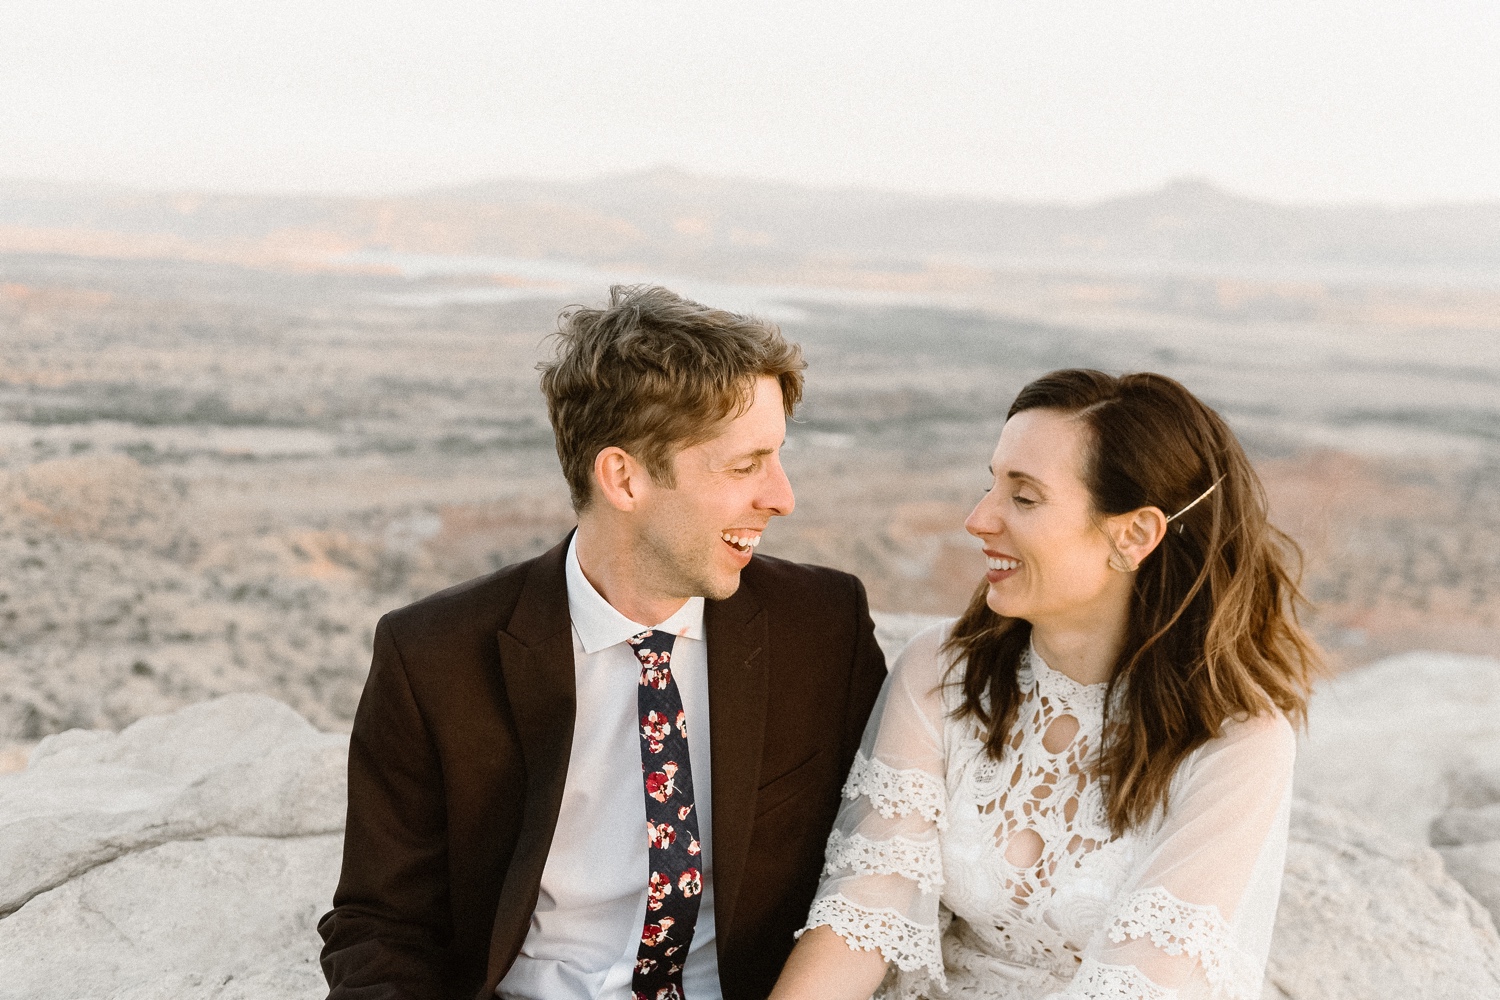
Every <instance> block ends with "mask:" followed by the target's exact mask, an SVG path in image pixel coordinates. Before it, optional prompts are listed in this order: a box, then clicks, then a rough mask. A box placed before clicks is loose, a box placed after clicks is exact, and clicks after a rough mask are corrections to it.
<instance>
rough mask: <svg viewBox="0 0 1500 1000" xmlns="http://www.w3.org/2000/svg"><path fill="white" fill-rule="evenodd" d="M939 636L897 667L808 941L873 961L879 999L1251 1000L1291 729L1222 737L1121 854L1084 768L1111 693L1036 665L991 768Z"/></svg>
mask: <svg viewBox="0 0 1500 1000" xmlns="http://www.w3.org/2000/svg"><path fill="white" fill-rule="evenodd" d="M947 629H948V626H947V625H943V626H936V627H934V628H932V629H929V630H928V631H926V632H924V633H922V634H921V635H919V636H917V637H916V638H915V639H913V640H912V642H911V644H910V645H909V646H908V647H907V650H906V652H905V653H903V654H902V656H901V658H900V659H899V660H898V661H897V663H896V665H895V667H894V668H893V669H892V672H891V676H890V677H889V678H888V680H887V682H886V687H885V690H884V691H883V692H882V694H881V697H880V701H879V702H878V703H877V705H876V707H875V712H874V714H873V715H872V716H871V720H870V724H869V727H868V728H867V730H866V733H865V739H864V742H863V744H862V745H861V747H860V751H859V753H858V755H857V757H856V758H855V762H854V766H853V768H852V769H851V771H850V774H849V778H848V781H847V782H846V784H845V787H844V795H845V803H844V805H843V808H842V809H841V810H840V812H839V817H838V821H837V823H836V824H835V827H834V830H833V833H832V834H831V835H830V837H829V841H828V850H827V864H826V865H825V868H824V873H823V881H822V884H821V885H820V887H819V889H818V894H817V897H816V900H815V901H814V903H813V906H812V910H811V913H810V914H809V917H808V922H807V926H808V927H815V926H818V925H820V924H827V925H829V926H831V927H832V928H833V930H834V931H835V932H836V933H838V934H839V935H840V936H841V937H843V938H844V940H845V941H846V942H847V943H848V944H850V946H852V947H858V948H865V949H872V948H873V949H879V951H880V952H881V953H882V954H883V955H884V957H885V958H886V960H887V962H888V963H890V966H889V967H890V973H889V974H888V975H887V977H886V980H885V983H884V984H883V985H882V987H881V991H880V992H879V993H877V996H879V997H888V998H901V1000H908V998H916V997H927V998H932V1000H939V998H954V1000H957V998H972V1000H980V998H984V1000H1044V998H1046V1000H1064V998H1066V1000H1104V998H1109V1000H1189V998H1225V1000H1255V998H1258V997H1259V996H1260V992H1261V980H1262V978H1263V975H1264V969H1265V963H1266V954H1267V952H1268V951H1269V948H1270V937H1271V924H1272V922H1273V920H1274V917H1275V912H1276V901H1277V898H1278V896H1279V894H1280V885H1281V871H1282V866H1283V863H1284V860H1285V851H1286V837H1287V820H1288V812H1289V807H1290V794H1291V768H1292V758H1293V754H1294V747H1295V740H1294V737H1293V734H1292V731H1291V727H1290V726H1289V725H1288V724H1287V722H1286V720H1285V719H1283V718H1281V717H1280V716H1267V717H1260V718H1255V719H1250V720H1247V721H1240V722H1229V723H1228V724H1227V725H1226V726H1225V730H1224V733H1223V735H1222V736H1220V737H1219V738H1217V739H1214V740H1211V741H1210V742H1209V743H1208V744H1206V745H1205V746H1203V747H1201V748H1200V749H1199V750H1197V751H1196V752H1195V753H1194V754H1193V755H1192V756H1191V757H1190V758H1189V759H1188V760H1187V761H1185V762H1184V763H1183V765H1182V766H1181V767H1180V768H1179V769H1178V773H1177V775H1176V776H1175V777H1174V779H1173V783H1172V788H1171V795H1170V798H1169V806H1168V808H1167V810H1166V811H1165V812H1164V813H1161V814H1159V815H1158V817H1157V818H1156V819H1155V820H1154V821H1153V822H1151V823H1150V824H1148V825H1147V827H1146V828H1143V829H1137V830H1132V831H1130V832H1128V833H1126V834H1124V835H1122V836H1115V835H1114V834H1113V833H1111V831H1110V828H1109V823H1108V821H1107V818H1106V815H1105V801H1104V796H1103V790H1102V789H1101V787H1100V785H1099V782H1098V780H1097V778H1096V777H1095V776H1094V774H1093V771H1092V769H1091V767H1090V764H1091V762H1092V760H1093V756H1094V754H1095V753H1096V752H1097V750H1098V747H1099V741H1100V738H1101V734H1102V730H1103V724H1104V707H1105V706H1104V698H1105V691H1106V686H1105V685H1102V684H1099V685H1082V684H1079V683H1077V682H1076V681H1073V680H1071V679H1070V678H1069V677H1067V676H1066V675H1065V674H1062V673H1061V672H1059V671H1056V670H1053V669H1051V668H1050V667H1048V666H1047V665H1046V663H1044V662H1043V661H1042V660H1041V659H1040V657H1038V656H1037V655H1036V653H1035V651H1034V650H1033V651H1030V652H1028V653H1027V654H1026V656H1025V657H1024V658H1023V661H1022V664H1021V667H1020V669H1019V671H1018V674H1017V680H1018V682H1019V687H1020V690H1021V694H1022V699H1021V703H1020V709H1019V712H1018V714H1017V717H1016V721H1015V723H1014V725H1013V731H1012V733H1011V735H1010V738H1009V740H1007V741H1006V744H1005V750H1004V753H1003V755H1002V757H1001V759H999V760H996V759H995V758H994V757H993V756H991V755H990V754H989V753H988V752H987V751H986V750H985V746H984V743H985V733H984V732H983V731H982V730H981V729H980V728H979V727H978V725H977V724H976V723H975V722H974V721H973V720H972V719H967V718H959V717H958V716H957V714H956V713H955V711H954V709H955V708H956V707H957V705H958V702H959V699H960V697H961V693H960V692H959V690H958V688H957V685H956V684H953V683H951V681H952V680H954V677H953V675H952V674H951V672H950V671H951V669H952V667H953V666H954V665H953V664H952V662H951V661H950V660H949V659H948V658H947V657H946V655H945V654H943V653H942V652H941V645H942V642H943V640H944V639H945V638H946V635H947Z"/></svg>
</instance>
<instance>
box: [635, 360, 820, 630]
mask: <svg viewBox="0 0 1500 1000" xmlns="http://www.w3.org/2000/svg"><path fill="white" fill-rule="evenodd" d="M785 439H786V414H785V412H784V411H783V409H782V399H781V386H780V384H779V383H777V381H776V380H775V379H774V378H770V377H763V378H759V379H757V380H756V381H755V384H754V387H753V389H752V397H751V403H750V407H749V408H748V409H747V410H746V411H745V412H744V413H741V414H740V415H739V416H737V417H735V418H734V419H732V420H729V421H727V422H726V423H725V424H724V425H723V426H722V428H721V430H720V433H719V434H718V435H717V436H716V437H714V438H711V439H710V440H708V441H704V442H702V443H700V444H695V445H692V446H691V447H688V448H684V449H683V450H681V451H679V452H678V453H677V454H676V455H675V456H674V457H673V460H672V461H673V468H674V470H675V472H676V486H675V487H672V488H668V487H666V486H664V485H662V484H661V483H656V482H652V483H650V484H648V486H647V487H646V491H645V495H644V496H643V497H642V501H643V502H642V503H641V505H640V507H639V508H638V509H637V513H638V514H639V521H638V522H637V524H638V526H639V527H638V534H637V539H638V541H639V543H640V545H641V546H642V548H643V550H644V555H645V556H646V557H647V558H646V559H644V560H642V563H643V567H642V568H643V572H646V573H650V574H651V575H652V577H653V579H651V580H649V581H644V580H643V581H641V582H642V583H646V584H647V585H648V587H649V589H650V590H652V591H655V592H656V593H657V594H658V595H659V596H661V597H664V598H673V599H676V598H684V599H685V598H689V597H696V596H702V597H707V598H710V599H712V600H716V601H721V600H723V599H724V598H726V597H729V596H730V595H731V594H733V593H734V592H735V591H736V590H738V589H739V586H740V570H742V569H744V568H745V567H746V566H748V565H749V564H750V558H751V556H752V555H753V554H754V551H755V546H756V545H759V544H760V537H761V533H762V532H763V531H765V528H766V525H767V523H769V522H770V520H771V518H773V517H778V516H781V515H783V514H790V513H791V512H792V507H793V505H794V504H795V503H796V500H795V498H794V497H793V496H792V484H791V483H790V482H788V481H787V478H786V472H785V470H783V469H782V467H781V445H782V443H783V442H784V441H785Z"/></svg>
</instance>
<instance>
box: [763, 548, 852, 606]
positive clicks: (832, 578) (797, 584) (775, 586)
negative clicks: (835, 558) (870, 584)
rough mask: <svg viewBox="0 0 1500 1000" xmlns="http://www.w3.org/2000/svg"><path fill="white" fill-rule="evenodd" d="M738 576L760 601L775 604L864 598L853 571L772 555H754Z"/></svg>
mask: <svg viewBox="0 0 1500 1000" xmlns="http://www.w3.org/2000/svg"><path fill="white" fill-rule="evenodd" d="M740 579H741V585H742V586H746V587H749V588H750V589H751V590H753V591H754V592H755V594H756V595H757V596H759V597H760V598H761V599H762V600H763V601H765V602H767V603H774V604H778V605H798V604H805V603H806V602H807V601H813V602H815V603H817V604H821V605H824V606H827V604H828V603H829V602H837V603H839V604H848V605H849V606H850V607H851V608H852V607H853V605H854V604H856V603H857V602H860V601H862V600H863V594H864V587H863V585H862V584H861V583H860V582H859V577H857V576H855V575H854V574H853V573H845V572H844V571H843V570H838V569H833V568H832V567H830V566H817V565H813V564H811V563H799V562H792V561H790V560H788V559H777V558H776V557H774V556H762V555H757V556H756V557H755V558H754V559H752V560H750V565H748V566H746V567H745V569H744V571H743V572H742V573H741V575H740Z"/></svg>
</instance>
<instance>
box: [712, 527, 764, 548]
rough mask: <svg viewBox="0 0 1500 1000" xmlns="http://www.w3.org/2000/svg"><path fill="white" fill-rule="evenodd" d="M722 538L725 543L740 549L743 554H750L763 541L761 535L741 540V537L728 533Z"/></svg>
mask: <svg viewBox="0 0 1500 1000" xmlns="http://www.w3.org/2000/svg"><path fill="white" fill-rule="evenodd" d="M720 537H722V538H723V539H724V541H726V542H728V543H729V544H730V545H733V546H734V547H735V548H737V549H739V550H740V551H741V552H748V551H749V550H751V549H753V548H755V547H756V546H757V545H759V544H760V540H761V536H760V535H755V536H754V537H751V538H741V537H740V536H739V535H731V534H730V533H729V532H727V531H726V532H724V533H723V535H721V536H720Z"/></svg>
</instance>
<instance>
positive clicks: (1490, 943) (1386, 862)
mask: <svg viewBox="0 0 1500 1000" xmlns="http://www.w3.org/2000/svg"><path fill="white" fill-rule="evenodd" d="M1459 997H1474V998H1479V997H1500V935H1497V934H1496V932H1495V924H1494V921H1493V920H1492V919H1491V918H1490V915H1489V913H1488V912H1487V911H1486V910H1485V909H1484V908H1483V907H1481V906H1480V905H1479V904H1478V903H1477V902H1476V901H1475V900H1474V899H1473V898H1472V897H1471V896H1470V895H1469V894H1468V893H1466V892H1465V891H1464V889H1463V888H1462V887H1461V886H1460V885H1459V884H1458V883H1457V882H1455V881H1454V880H1453V879H1452V878H1451V877H1449V876H1448V874H1447V873H1446V872H1445V871H1444V870H1443V862H1442V860H1441V859H1440V858H1439V857H1438V856H1437V854H1436V853H1435V852H1434V851H1433V850H1432V849H1431V848H1428V847H1423V846H1421V845H1418V844H1414V843H1411V842H1409V841H1406V840H1403V839H1402V838H1400V837H1397V836H1394V835H1392V834H1390V833H1388V832H1386V831H1384V830H1381V829H1380V828H1378V827H1376V826H1374V825H1373V824H1371V823H1368V822H1366V821H1365V820H1363V819H1361V818H1360V817H1358V816H1356V815H1354V814H1352V813H1349V812H1347V811H1345V810H1343V809H1340V808H1338V807H1335V806H1327V805H1317V804H1313V803H1309V802H1303V801H1298V802H1296V803H1295V804H1294V806H1293V812H1292V834H1291V840H1290V843H1289V844H1288V848H1287V864H1286V875H1285V879H1284V881H1283V883H1282V892H1281V905H1280V908H1279V909H1278V911H1277V914H1276V932H1275V936H1274V938H1273V939H1272V942H1271V958H1270V962H1269V963H1268V966H1267V969H1266V988H1265V993H1264V1000H1282V998H1289V1000H1453V998H1459Z"/></svg>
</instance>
